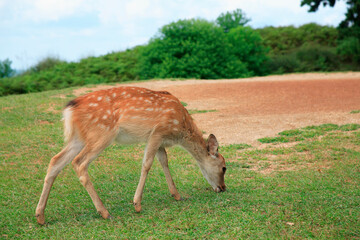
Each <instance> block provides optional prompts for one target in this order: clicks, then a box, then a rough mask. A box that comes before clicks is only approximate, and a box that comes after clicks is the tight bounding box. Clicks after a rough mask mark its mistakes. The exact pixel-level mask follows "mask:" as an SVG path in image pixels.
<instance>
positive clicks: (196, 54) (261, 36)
mask: <svg viewBox="0 0 360 240" xmlns="http://www.w3.org/2000/svg"><path fill="white" fill-rule="evenodd" d="M249 21H250V19H248V18H246V16H245V14H244V13H243V12H242V11H241V10H240V9H238V10H235V11H233V12H227V13H224V14H221V15H220V16H219V17H218V18H217V19H216V21H215V22H209V21H206V20H202V19H189V20H179V21H177V22H173V23H170V24H168V25H165V26H163V27H162V28H161V29H160V30H159V32H158V33H157V34H156V35H155V37H153V38H152V39H151V40H150V42H149V43H148V44H147V45H144V46H137V47H134V48H132V49H128V50H126V51H122V52H114V53H110V54H107V55H104V56H100V57H89V58H85V59H82V60H80V61H79V62H65V61H61V60H59V59H57V58H52V57H49V58H46V59H44V60H42V61H40V62H39V63H38V64H36V65H35V66H34V67H32V68H30V69H29V70H27V71H26V72H24V73H22V74H21V75H17V76H11V74H13V72H12V71H10V74H9V71H8V70H9V69H10V70H11V68H9V67H10V64H11V61H9V60H6V61H3V62H0V63H1V64H0V70H1V71H0V72H1V74H2V72H6V74H5V75H4V74H2V75H1V78H0V96H3V95H9V94H18V93H27V92H39V91H44V90H50V89H60V88H66V87H71V86H80V85H85V84H97V83H111V82H125V81H131V80H138V79H152V78H197V79H221V78H241V77H249V76H259V75H260V76H261V75H267V74H281V73H292V72H309V71H342V70H360V57H359V56H360V40H359V37H357V36H360V28H356V27H352V28H334V27H330V26H320V25H317V24H314V23H310V24H305V25H302V26H300V27H294V26H285V27H265V28H261V29H253V28H251V27H249V26H244V25H246V24H247V23H248V22H249ZM2 66H4V67H2ZM3 69H8V70H6V71H5V70H4V71H3Z"/></svg>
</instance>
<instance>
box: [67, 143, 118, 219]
mask: <svg viewBox="0 0 360 240" xmlns="http://www.w3.org/2000/svg"><path fill="white" fill-rule="evenodd" d="M108 145H109V144H108V143H106V144H105V143H104V144H95V145H94V144H92V145H86V146H85V147H84V149H83V150H82V151H81V152H80V153H79V155H77V156H76V157H75V159H74V161H73V162H72V165H73V167H74V169H75V172H76V174H77V176H78V178H79V180H80V182H81V184H82V185H83V186H84V187H85V189H86V191H87V192H88V194H89V195H90V197H91V200H92V201H93V203H94V205H95V208H96V210H97V212H98V213H99V214H100V215H101V216H102V217H103V218H104V219H108V218H110V217H111V216H110V214H109V212H108V210H107V209H106V208H105V206H104V204H103V203H102V201H101V199H100V197H99V195H98V194H97V193H96V191H95V188H94V186H93V184H92V182H91V180H90V176H89V173H88V167H89V164H90V163H91V162H92V161H93V160H94V159H95V158H96V157H97V156H98V155H99V154H100V153H101V152H102V151H103V150H104V149H105V148H106V147H107V146H108Z"/></svg>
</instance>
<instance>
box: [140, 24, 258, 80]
mask: <svg viewBox="0 0 360 240" xmlns="http://www.w3.org/2000/svg"><path fill="white" fill-rule="evenodd" d="M233 30H236V31H235V32H234V31H233ZM159 35H160V36H159V37H156V38H154V39H152V41H150V43H149V45H148V46H146V47H145V48H144V50H143V52H142V54H141V57H140V69H141V70H140V73H139V74H140V77H141V78H144V79H149V78H169V77H170V78H199V79H206V78H208V79H209V78H210V79H215V78H236V77H244V76H250V75H253V72H252V71H251V70H250V69H249V68H248V65H251V63H252V62H255V64H256V65H259V64H261V62H260V63H258V61H263V60H264V58H265V52H264V51H261V49H263V48H258V49H257V48H256V46H255V44H259V43H261V38H260V35H259V34H258V33H256V32H255V31H254V30H252V29H250V28H247V29H246V30H244V29H243V27H238V28H236V29H232V30H231V31H230V32H229V33H228V34H227V33H225V32H224V31H223V29H222V28H221V27H219V26H216V25H215V24H214V23H210V22H208V21H205V20H199V19H192V20H180V21H178V22H175V23H171V24H169V25H166V26H164V27H163V28H162V29H161V31H160V34H159ZM252 39H254V40H255V42H252V41H247V40H252ZM237 41H238V42H237ZM239 43H242V44H243V45H242V46H238V45H239ZM235 47H239V48H238V51H234V50H235ZM241 48H243V49H246V51H241ZM252 53H256V54H258V55H260V58H259V59H254V56H251V55H250V54H252Z"/></svg>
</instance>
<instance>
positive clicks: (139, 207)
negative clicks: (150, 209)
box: [134, 203, 141, 212]
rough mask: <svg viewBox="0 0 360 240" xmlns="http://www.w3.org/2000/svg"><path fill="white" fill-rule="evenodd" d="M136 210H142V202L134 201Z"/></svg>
mask: <svg viewBox="0 0 360 240" xmlns="http://www.w3.org/2000/svg"><path fill="white" fill-rule="evenodd" d="M134 207H135V211H136V212H141V204H140V203H134Z"/></svg>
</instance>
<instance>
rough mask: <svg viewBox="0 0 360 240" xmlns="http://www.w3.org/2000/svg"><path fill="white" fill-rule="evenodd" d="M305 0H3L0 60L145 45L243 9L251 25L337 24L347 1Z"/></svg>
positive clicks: (18, 62)
mask: <svg viewBox="0 0 360 240" xmlns="http://www.w3.org/2000/svg"><path fill="white" fill-rule="evenodd" d="M300 2H301V0H271V1H270V0H251V1H250V0H0V60H5V59H6V58H8V59H10V60H11V61H12V67H13V68H15V69H26V68H29V67H31V66H33V65H34V64H36V63H37V62H38V61H40V60H42V59H43V58H45V57H47V56H53V57H59V58H60V59H63V60H66V61H78V60H80V59H81V58H84V57H88V56H99V55H103V54H106V53H109V52H113V51H120V50H125V49H127V48H130V47H133V46H136V45H139V44H146V43H147V42H148V40H149V39H150V38H151V37H153V36H154V35H155V34H156V33H157V31H158V30H159V28H161V27H162V26H163V25H165V24H168V23H170V22H173V21H177V20H179V19H189V18H197V17H199V18H204V19H207V20H209V21H212V20H215V19H216V18H217V17H218V16H219V15H220V14H221V13H223V12H226V11H233V10H235V9H237V8H240V9H242V10H243V11H244V12H245V13H246V16H247V17H249V18H251V22H250V23H249V25H250V26H252V27H254V28H260V27H264V26H286V25H294V26H299V25H302V24H305V23H309V22H315V23H318V24H322V25H332V26H337V25H338V24H339V22H340V21H341V20H342V19H344V15H345V12H346V5H345V3H344V1H339V2H337V3H336V6H335V8H330V7H327V8H320V9H319V11H318V12H316V13H308V12H307V9H308V8H307V7H306V6H304V7H300Z"/></svg>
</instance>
